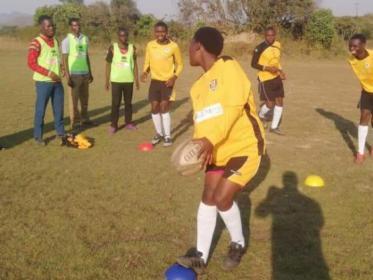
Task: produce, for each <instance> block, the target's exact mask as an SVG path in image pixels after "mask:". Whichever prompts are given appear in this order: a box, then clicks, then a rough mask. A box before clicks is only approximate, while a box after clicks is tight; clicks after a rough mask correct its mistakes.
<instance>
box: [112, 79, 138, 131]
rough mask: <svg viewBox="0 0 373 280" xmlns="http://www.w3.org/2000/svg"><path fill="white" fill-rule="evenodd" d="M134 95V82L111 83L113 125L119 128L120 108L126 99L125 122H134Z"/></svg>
mask: <svg viewBox="0 0 373 280" xmlns="http://www.w3.org/2000/svg"><path fill="white" fill-rule="evenodd" d="M132 95H133V83H114V82H112V83H111V126H112V127H115V128H117V127H118V120H119V109H120V104H121V103H122V96H123V99H124V121H125V124H126V125H127V124H130V123H131V122H132Z"/></svg>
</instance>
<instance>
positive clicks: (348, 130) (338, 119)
mask: <svg viewBox="0 0 373 280" xmlns="http://www.w3.org/2000/svg"><path fill="white" fill-rule="evenodd" d="M316 112H318V113H319V114H320V115H322V116H324V117H325V118H327V119H330V120H332V121H333V122H334V125H335V127H336V128H337V129H338V131H339V133H340V134H341V136H342V138H343V140H344V141H345V143H346V145H347V147H348V148H349V149H350V150H351V152H352V153H353V155H355V154H356V153H357V150H356V147H355V144H354V141H353V139H357V127H356V125H355V123H354V122H352V121H350V120H348V119H345V118H344V117H342V116H340V115H338V114H336V113H334V112H330V111H326V110H324V109H321V108H316ZM366 147H367V148H368V149H369V150H370V149H371V146H370V145H369V144H366Z"/></svg>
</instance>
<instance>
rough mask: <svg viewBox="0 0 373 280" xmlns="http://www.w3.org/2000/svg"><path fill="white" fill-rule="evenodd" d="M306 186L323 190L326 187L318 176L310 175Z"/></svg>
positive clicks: (305, 182)
mask: <svg viewBox="0 0 373 280" xmlns="http://www.w3.org/2000/svg"><path fill="white" fill-rule="evenodd" d="M304 184H305V185H306V186H307V187H311V188H322V187H324V186H325V182H324V179H323V178H321V177H320V176H317V175H309V176H308V177H307V178H306V180H305V181H304Z"/></svg>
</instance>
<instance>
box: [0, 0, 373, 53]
mask: <svg viewBox="0 0 373 280" xmlns="http://www.w3.org/2000/svg"><path fill="white" fill-rule="evenodd" d="M320 1H321V0H179V1H178V7H179V16H178V18H176V19H174V20H171V21H169V22H168V24H169V26H170V34H171V36H172V37H174V38H176V39H179V40H183V39H187V38H189V37H190V36H191V34H192V33H193V31H194V30H195V29H196V28H198V27H199V26H201V25H206V24H208V25H212V26H215V27H218V28H220V29H221V30H223V31H224V32H225V33H226V34H232V33H238V32H242V31H253V32H257V33H260V32H261V31H263V30H264V28H265V27H267V26H268V25H274V26H276V27H277V28H278V29H279V30H280V32H281V33H282V34H283V35H284V36H288V37H290V38H291V39H293V40H304V41H306V42H307V43H308V44H309V45H310V46H321V47H323V48H326V49H328V48H331V47H332V45H333V42H335V41H336V40H347V39H348V38H349V37H350V36H351V35H352V34H353V33H356V32H362V33H364V34H365V35H366V36H367V37H368V38H372V37H373V15H367V16H364V17H359V18H356V17H334V16H333V14H332V12H331V11H330V10H324V9H319V8H318V4H319V2H320ZM60 2H61V3H60V4H57V5H47V6H42V7H39V8H38V9H37V10H36V12H35V14H34V22H35V26H36V24H37V20H38V18H39V16H40V15H49V16H51V17H52V18H53V19H54V22H55V24H56V27H57V35H58V36H63V35H64V34H66V32H68V24H67V23H68V20H69V18H72V17H76V18H80V19H81V24H82V27H83V29H84V32H85V33H86V34H87V35H88V36H89V37H90V39H91V40H92V41H93V42H102V43H106V42H108V41H110V40H111V39H112V37H113V36H115V33H116V30H117V29H118V28H119V27H125V28H127V29H128V30H129V32H130V34H131V36H134V37H136V38H137V39H138V40H141V39H144V40H147V39H149V38H150V37H151V33H152V26H153V25H154V23H155V22H156V21H157V19H156V18H155V17H154V16H152V15H144V14H142V13H141V12H140V11H139V10H138V8H137V6H136V1H134V0H111V1H110V3H106V2H103V1H98V2H95V3H93V4H85V3H84V0H60ZM28 29H29V28H23V29H21V30H18V29H17V28H16V27H3V29H2V30H0V35H1V34H3V35H4V34H5V35H9V34H10V35H11V34H21V35H22V34H24V35H25V36H27V35H29V34H30V33H32V32H29V30H28ZM29 36H30V35H29ZM21 37H22V36H21Z"/></svg>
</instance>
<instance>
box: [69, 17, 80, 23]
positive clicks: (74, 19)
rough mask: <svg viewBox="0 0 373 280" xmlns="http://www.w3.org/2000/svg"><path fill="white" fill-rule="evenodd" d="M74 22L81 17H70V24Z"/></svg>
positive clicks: (78, 20)
mask: <svg viewBox="0 0 373 280" xmlns="http://www.w3.org/2000/svg"><path fill="white" fill-rule="evenodd" d="M73 22H80V19H79V18H70V19H69V25H71V24H73Z"/></svg>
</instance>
